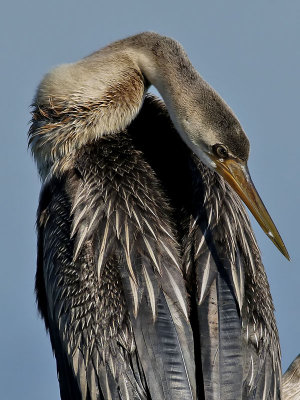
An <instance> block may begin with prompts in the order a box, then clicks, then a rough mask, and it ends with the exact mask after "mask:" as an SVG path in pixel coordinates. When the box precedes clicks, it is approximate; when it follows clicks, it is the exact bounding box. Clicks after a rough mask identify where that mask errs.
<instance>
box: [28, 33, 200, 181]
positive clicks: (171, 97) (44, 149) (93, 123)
mask: <svg viewBox="0 0 300 400" xmlns="http://www.w3.org/2000/svg"><path fill="white" fill-rule="evenodd" d="M149 83H151V84H153V85H154V86H155V87H156V88H157V89H158V91H159V92H160V94H161V95H162V97H163V99H164V101H165V103H166V106H167V108H168V111H169V113H170V116H171V119H172V120H173V123H174V124H175V126H176V128H177V129H178V130H179V132H184V127H183V126H182V121H185V120H186V119H187V117H186V115H184V113H185V110H187V109H188V108H189V110H190V109H191V107H190V105H191V104H190V103H191V97H192V96H191V93H192V92H194V91H195V90H196V89H195V87H198V90H199V85H205V82H204V81H203V80H202V78H201V77H200V76H199V74H198V73H197V72H196V71H195V69H194V68H193V66H192V65H191V63H190V61H189V59H188V57H187V56H186V54H185V52H184V50H183V48H182V47H181V46H180V45H179V44H178V43H177V42H176V41H174V40H172V39H170V38H167V37H163V36H160V35H158V34H155V33H142V34H139V35H136V36H132V37H129V38H127V39H124V40H120V41H118V42H115V43H113V44H111V45H109V46H107V47H105V48H104V49H102V50H99V51H97V52H95V53H93V54H91V55H90V56H88V57H86V58H84V59H82V60H80V61H78V62H77V63H74V64H66V65H62V66H60V67H58V68H55V69H54V70H53V71H51V72H50V73H49V74H47V75H46V76H45V78H44V79H43V81H42V82H41V84H40V86H39V88H38V91H37V95H36V98H35V111H34V118H33V124H32V126H31V129H30V132H29V137H30V146H31V149H32V152H33V154H34V156H35V159H36V161H37V164H38V167H39V170H40V174H41V175H42V176H43V177H45V175H47V174H48V173H49V170H50V169H51V168H53V167H54V168H56V167H57V164H59V165H62V166H59V168H58V169H62V170H63V169H66V168H69V167H70V166H71V162H72V154H74V152H75V151H76V150H77V149H78V148H80V147H81V146H82V145H84V144H85V143H88V142H91V141H92V140H95V139H97V138H99V137H101V136H102V135H106V134H111V133H116V132H120V131H122V130H124V129H125V128H126V127H127V126H128V125H129V124H130V122H131V121H132V120H133V119H134V118H135V117H136V115H137V114H138V112H139V110H140V108H141V106H142V103H143V99H144V95H145V92H146V90H147V88H148V86H149ZM188 102H189V107H187V104H188ZM184 105H185V106H184Z"/></svg>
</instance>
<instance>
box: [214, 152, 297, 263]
mask: <svg viewBox="0 0 300 400" xmlns="http://www.w3.org/2000/svg"><path fill="white" fill-rule="evenodd" d="M213 161H214V163H215V164H216V170H217V171H218V173H219V174H220V175H221V176H222V177H223V178H224V179H225V180H226V181H227V182H228V183H229V184H230V186H231V187H232V188H233V189H234V191H235V192H236V193H237V194H238V195H239V196H240V198H241V199H242V200H243V202H244V203H245V204H246V206H247V207H248V208H249V210H250V211H251V213H252V214H253V216H254V217H255V219H256V220H257V222H258V223H259V225H260V226H261V227H262V229H263V231H264V232H265V233H266V235H267V236H268V237H269V238H270V239H271V240H272V242H273V243H274V244H275V246H276V247H277V248H278V249H279V250H280V251H281V253H282V254H283V255H284V256H285V257H286V258H287V259H288V260H290V256H289V253H288V251H287V249H286V247H285V245H284V243H283V241H282V239H281V237H280V234H279V232H278V230H277V229H276V226H275V225H274V222H273V221H272V218H271V217H270V215H269V213H268V211H267V210H266V207H265V206H264V203H263V202H262V200H261V198H260V197H259V194H258V193H257V191H256V189H255V186H254V184H253V182H252V179H251V177H250V174H249V171H248V168H247V164H246V163H244V162H243V161H240V160H235V159H227V160H221V159H217V158H214V159H213Z"/></svg>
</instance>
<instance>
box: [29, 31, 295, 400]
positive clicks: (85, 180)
mask: <svg viewBox="0 0 300 400" xmlns="http://www.w3.org/2000/svg"><path fill="white" fill-rule="evenodd" d="M151 85H153V86H154V87H155V88H156V89H157V90H158V92H159V93H160V95H161V98H157V97H155V96H153V95H151V94H149V93H148V89H149V87H150V86H151ZM29 146H30V148H31V151H32V154H33V157H34V159H35V161H36V164H37V168H38V171H39V174H40V177H41V180H42V189H41V194H40V199H39V207H38V212H37V236H38V239H37V241H38V245H37V272H36V284H35V288H36V296H37V304H38V308H39V311H40V313H41V315H42V318H43V319H44V322H45V326H46V329H47V331H48V332H49V335H50V340H51V344H52V348H53V352H54V354H55V357H56V363H57V373H58V380H59V385H60V395H61V399H62V400H71V399H72V400H77V399H78V400H79V399H84V400H98V399H101V400H115V399H118V400H119V399H122V400H123V399H126V400H129V399H130V400H138V399H139V400H141V399H143V400H146V399H155V400H171V399H172V400H176V399H181V400H182V399H186V400H189V399H190V400H192V399H193V400H195V399H199V400H201V399H206V400H214V399H223V400H233V399H234V400H238V399H252V400H254V399H256V400H258V399H259V400H262V399H263V400H265V399H268V400H269V399H280V398H281V361H280V358H281V355H280V344H279V338H278V330H277V326H276V321H275V317H274V306H273V302H272V297H271V293H270V288H269V284H268V280H267V276H266V273H265V270H264V267H263V264H262V260H261V255H260V251H259V248H258V245H257V242H256V239H255V237H254V233H253V230H252V228H251V225H250V222H249V218H248V215H247V213H246V211H245V208H244V205H243V202H244V203H245V204H246V206H247V207H248V208H249V210H250V211H251V213H252V214H253V215H254V217H255V218H256V220H257V221H258V223H259V224H260V226H261V227H262V229H263V231H264V232H265V233H266V235H267V236H268V237H269V238H270V239H271V240H272V242H273V243H274V244H275V245H276V246H277V248H278V249H279V250H280V251H281V253H282V254H283V255H284V256H285V257H286V258H287V259H289V254H288V252H287V250H286V247H285V245H284V243H283V241H282V239H281V237H280V235H279V233H278V231H277V229H276V227H275V225H274V223H273V221H272V219H271V217H270V215H269V213H268V212H267V210H266V208H265V206H264V204H263V202H262V200H261V199H260V197H259V195H258V193H257V191H256V189H255V186H254V184H253V182H252V180H251V177H250V173H249V170H248V167H247V161H248V157H249V149H250V144H249V140H248V138H247V136H246V133H245V132H244V130H243V128H242V126H241V124H240V122H239V121H238V119H237V117H236V116H235V114H234V113H233V111H232V110H231V109H230V107H229V106H228V105H227V104H226V103H225V101H224V100H223V99H222V98H221V97H220V96H219V95H218V94H217V93H216V91H215V90H214V89H213V88H212V87H211V86H210V85H209V84H208V83H207V82H206V81H205V80H204V79H203V78H202V77H201V76H200V75H199V73H198V72H197V71H196V70H195V68H194V67H193V66H192V64H191V62H190V60H189V58H188V56H187V55H186V53H185V51H184V49H183V48H182V46H181V45H180V44H179V43H178V42H177V41H175V40H174V39H172V38H169V37H166V36H162V35H160V34H158V33H154V32H143V33H140V34H137V35H134V36H131V37H127V38H125V39H121V40H119V41H116V42H113V43H112V44H109V45H108V46H106V47H104V48H102V49H100V50H98V51H96V52H94V53H93V54H91V55H89V56H87V57H85V58H83V59H81V60H79V61H77V62H74V63H70V64H63V65H61V66H58V67H56V68H54V69H53V70H52V71H50V72H49V73H48V74H46V75H45V77H44V78H43V80H42V81H41V83H40V85H39V87H38V89H37V92H36V95H35V98H34V101H33V111H32V123H31V126H30V129H29Z"/></svg>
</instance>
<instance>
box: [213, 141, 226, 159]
mask: <svg viewBox="0 0 300 400" xmlns="http://www.w3.org/2000/svg"><path fill="white" fill-rule="evenodd" d="M212 149H213V152H214V153H215V155H216V156H217V157H218V158H223V159H226V158H228V149H227V147H226V146H224V145H223V144H215V145H214V146H213V147H212Z"/></svg>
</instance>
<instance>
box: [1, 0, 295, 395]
mask: <svg viewBox="0 0 300 400" xmlns="http://www.w3.org/2000/svg"><path fill="white" fill-rule="evenodd" d="M144 30H153V31H156V32H159V33H161V34H165V35H168V36H171V37H174V38H175V39H177V40H178V41H180V42H181V43H182V44H183V46H184V48H185V49H186V51H187V53H188V54H189V56H190V59H191V61H192V63H193V64H194V65H195V67H196V68H197V70H198V71H199V72H200V73H201V75H202V76H203V77H204V78H205V79H206V80H207V81H208V82H209V83H210V84H211V85H212V86H213V87H214V88H215V89H216V90H217V91H218V92H219V93H220V94H221V96H222V97H223V98H224V99H225V100H226V101H227V102H228V104H229V105H230V106H231V107H232V108H233V110H234V111H235V113H236V114H237V116H238V118H239V120H240V121H241V123H242V125H243V127H244V129H245V131H246V132H247V134H248V136H249V139H250V142H251V156H250V161H249V168H250V171H251V174H252V178H253V180H254V182H255V185H256V187H257V189H258V191H259V193H260V194H261V197H262V198H263V200H264V202H265V204H266V206H267V208H268V210H269V212H270V214H271V216H272V217H273V219H274V221H275V223H276V225H277V227H278V229H279V231H280V233H281V235H282V237H283V239H284V241H285V243H286V246H287V248H288V250H289V252H290V255H291V258H292V262H291V263H289V262H288V261H286V260H285V259H284V258H283V256H282V255H281V254H280V253H279V252H278V250H277V249H276V248H275V246H274V245H273V244H272V243H271V242H270V240H269V239H268V238H267V237H266V236H265V235H264V234H263V233H262V231H261V229H260V228H259V227H258V225H257V223H256V222H253V227H254V230H255V233H256V235H257V239H258V243H259V245H260V248H261V251H262V255H263V261H264V264H265V267H266V270H267V273H268V277H269V281H270V284H271V291H272V295H273V299H274V303H275V307H276V317H277V322H278V327H279V333H280V339H281V346H282V358H283V369H284V370H285V369H286V367H287V366H288V364H289V363H290V362H291V361H292V359H293V358H294V357H295V356H296V354H298V353H299V352H300V344H299V338H300V300H299V288H300V265H299V261H300V246H299V197H300V191H299V174H300V168H299V158H300V157H299V155H300V139H299V133H300V132H299V120H300V107H299V105H300V104H299V93H300V80H299V71H300V52H299V40H300V1H299V0H287V1H283V0H280V1H279V0H251V1H250V0H248V1H243V0H206V1H201V0H198V1H184V0H180V1H175V0H172V1H163V0H160V1H159V0H151V1H150V0H147V1H143V0H136V1H129V0H122V1H114V0H110V1H101V0H98V1H91V0H85V1H74V0H67V1H64V0H51V1H41V0H39V1H38V0H29V1H14V0H11V1H9V2H8V1H7V2H5V4H4V3H3V4H2V7H1V16H0V43H1V56H0V59H1V62H0V69H1V95H0V102H1V107H0V109H1V122H0V124H1V146H0V152H1V156H0V161H1V168H0V173H1V196H0V202H1V207H0V210H1V228H0V229H1V238H0V246H1V258H2V265H1V279H0V304H1V306H0V321H1V323H0V346H1V348H0V357H1V361H0V387H1V398H2V399H3V400H4V399H5V400H15V399H30V400H35V399H39V400H40V399H43V400H53V399H58V398H59V392H58V383H57V379H56V369H55V362H54V359H53V356H52V353H51V348H50V341H49V338H48V337H47V336H46V334H45V329H44V326H43V323H42V321H41V320H40V318H39V317H38V314H37V311H36V307H35V298H34V275H35V259H36V237H35V227H34V224H35V212H36V207H37V202H38V194H39V188H40V183H39V179H38V177H37V173H36V169H35V165H34V163H33V161H32V159H31V157H30V153H29V152H28V151H27V144H26V142H27V131H28V126H29V125H28V122H29V120H30V113H29V112H30V104H31V101H32V98H33V95H34V92H35V88H36V86H37V84H38V83H39V81H40V80H41V78H42V77H43V74H45V73H46V72H47V71H48V70H49V69H50V68H52V67H54V66H55V65H58V64H60V63H65V62H72V61H76V60H77V59H79V58H81V57H83V56H85V55H87V54H89V53H91V52H92V51H95V50H97V49H98V48H100V47H103V46H104V45H106V44H107V43H109V42H111V41H113V40H115V39H119V38H123V37H126V36H128V35H131V34H134V33H138V32H141V31H144ZM252 221H253V219H252Z"/></svg>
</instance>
